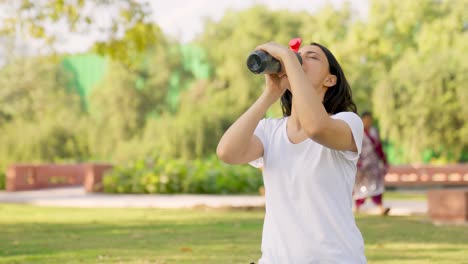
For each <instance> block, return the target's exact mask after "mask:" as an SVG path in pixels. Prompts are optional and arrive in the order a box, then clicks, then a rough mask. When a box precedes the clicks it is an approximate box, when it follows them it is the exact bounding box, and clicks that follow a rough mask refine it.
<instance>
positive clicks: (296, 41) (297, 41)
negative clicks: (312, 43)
mask: <svg viewBox="0 0 468 264" xmlns="http://www.w3.org/2000/svg"><path fill="white" fill-rule="evenodd" d="M301 43H302V39H301V38H293V39H291V40H290V41H289V48H290V49H292V50H293V51H294V52H298V51H299V47H301Z"/></svg>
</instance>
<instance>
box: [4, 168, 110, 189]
mask: <svg viewBox="0 0 468 264" xmlns="http://www.w3.org/2000/svg"><path fill="white" fill-rule="evenodd" d="M111 168H112V165H110V164H91V163H84V164H39V165H31V164H15V165H12V166H10V167H9V168H8V170H7V175H6V190H7V191H11V192H12V191H24V190H36V189H43V188H51V187H64V186H80V185H85V189H86V191H95V190H100V189H101V188H102V187H101V186H100V185H101V184H100V182H101V179H102V176H103V174H104V172H105V171H106V170H108V169H111ZM96 179H98V180H99V181H97V180H96Z"/></svg>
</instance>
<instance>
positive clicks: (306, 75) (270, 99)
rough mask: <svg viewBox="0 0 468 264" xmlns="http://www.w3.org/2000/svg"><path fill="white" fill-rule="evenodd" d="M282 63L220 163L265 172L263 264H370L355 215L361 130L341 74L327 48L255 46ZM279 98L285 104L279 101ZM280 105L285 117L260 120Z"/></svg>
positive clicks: (223, 146)
mask: <svg viewBox="0 0 468 264" xmlns="http://www.w3.org/2000/svg"><path fill="white" fill-rule="evenodd" d="M257 50H263V51H266V52H267V53H269V54H271V55H272V56H273V57H274V58H276V59H278V60H279V61H280V62H281V65H282V67H281V69H284V70H283V71H282V72H281V73H278V74H265V88H264V90H263V93H262V94H261V95H260V96H259V98H257V100H256V101H255V102H254V103H253V104H252V106H250V108H249V109H247V110H246V112H245V113H243V114H242V115H241V116H240V117H239V118H238V119H237V120H236V121H235V122H234V123H233V124H232V125H231V127H229V129H228V130H227V131H226V132H225V134H224V135H223V137H222V138H221V140H220V142H219V144H218V147H217V155H218V157H219V158H220V159H221V160H223V161H224V162H226V163H228V164H246V163H250V164H251V165H252V166H256V167H260V166H263V180H264V186H265V211H266V212H265V219H264V224H263V234H262V245H261V250H262V256H261V258H260V260H259V264H285V263H294V264H306V263H353V264H354V263H356V264H357V263H359V264H360V263H366V257H365V255H364V242H363V238H362V235H361V233H360V231H359V229H358V228H357V226H356V224H355V220H354V215H353V212H352V207H353V199H352V191H353V186H354V180H355V176H356V162H357V160H358V158H359V153H360V152H361V144H362V137H363V124H362V120H361V118H360V117H359V116H358V115H357V114H356V106H355V104H354V102H353V100H352V96H351V89H350V87H349V84H348V82H347V80H346V78H345V75H344V72H343V70H342V68H341V66H340V64H339V63H338V61H337V60H336V58H335V57H334V56H333V54H332V53H331V52H330V51H329V50H328V49H327V48H325V47H324V46H322V45H320V44H317V43H312V44H310V45H307V46H304V47H302V48H301V49H300V50H299V53H300V55H301V57H302V60H303V63H302V65H301V64H300V63H299V60H298V59H297V57H296V54H295V53H294V52H293V51H292V50H290V49H288V48H287V47H284V46H282V45H279V44H277V43H273V42H270V43H267V44H264V45H260V46H258V47H257ZM280 98H281V99H280ZM277 100H281V105H282V110H283V115H284V117H283V118H278V119H277V118H263V117H264V116H265V113H266V111H267V109H268V108H269V107H270V106H271V105H273V104H274V103H275V102H276V101H277Z"/></svg>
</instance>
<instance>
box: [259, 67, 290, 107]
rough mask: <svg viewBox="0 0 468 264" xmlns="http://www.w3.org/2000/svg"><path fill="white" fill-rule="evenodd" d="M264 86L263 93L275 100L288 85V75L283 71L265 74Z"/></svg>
mask: <svg viewBox="0 0 468 264" xmlns="http://www.w3.org/2000/svg"><path fill="white" fill-rule="evenodd" d="M265 86H266V87H265V91H264V94H266V95H267V96H268V97H270V98H272V100H274V101H275V102H276V101H277V100H278V99H279V98H281V96H282V95H283V94H284V92H285V91H286V90H287V89H288V87H289V80H288V76H287V75H286V74H285V73H284V72H281V73H273V74H265Z"/></svg>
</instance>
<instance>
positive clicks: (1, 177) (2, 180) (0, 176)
mask: <svg viewBox="0 0 468 264" xmlns="http://www.w3.org/2000/svg"><path fill="white" fill-rule="evenodd" d="M5 185H6V174H5V171H4V170H1V171H0V190H4V189H5Z"/></svg>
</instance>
